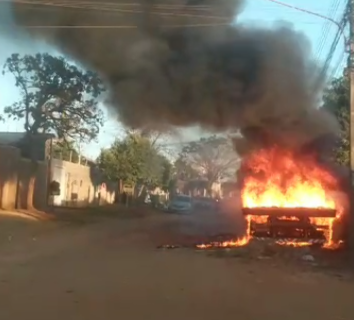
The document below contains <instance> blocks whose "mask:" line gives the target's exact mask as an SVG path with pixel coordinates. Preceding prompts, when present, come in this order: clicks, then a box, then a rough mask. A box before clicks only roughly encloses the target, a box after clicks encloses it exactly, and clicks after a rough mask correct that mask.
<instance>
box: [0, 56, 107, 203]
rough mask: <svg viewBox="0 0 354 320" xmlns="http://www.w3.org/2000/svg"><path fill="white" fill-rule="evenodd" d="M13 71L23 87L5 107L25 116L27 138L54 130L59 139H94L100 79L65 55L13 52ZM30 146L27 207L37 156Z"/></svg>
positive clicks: (99, 120)
mask: <svg viewBox="0 0 354 320" xmlns="http://www.w3.org/2000/svg"><path fill="white" fill-rule="evenodd" d="M5 73H10V74H12V75H13V76H14V78H15V85H16V87H17V88H18V89H19V91H20V99H19V101H17V102H15V103H13V104H12V105H11V106H7V107H5V110H4V111H5V114H6V115H7V116H8V117H9V118H13V119H24V120H25V125H24V128H25V131H26V133H27V135H26V140H27V143H28V144H29V145H30V146H31V145H33V136H34V135H36V134H38V133H53V134H56V136H57V137H58V138H60V139H63V140H65V141H69V140H71V139H80V140H81V141H82V140H85V139H93V138H95V137H96V136H97V134H98V131H99V127H100V125H101V124H102V111H101V110H100V109H99V108H98V101H97V98H98V96H99V95H100V94H101V93H102V92H103V91H104V86H103V83H102V81H101V79H100V78H99V77H98V76H97V75H96V74H95V73H93V72H90V71H86V72H84V71H82V70H80V69H79V68H78V67H77V66H76V65H74V64H70V63H69V62H68V61H67V60H65V59H64V58H63V57H54V56H51V55H49V54H36V55H34V56H31V55H24V56H20V55H19V54H12V55H11V56H10V57H9V58H8V59H7V60H6V62H5V65H4V69H3V74H5ZM32 149H33V148H31V150H30V158H31V160H32V161H31V164H32V165H31V168H32V170H31V178H30V179H29V182H28V188H27V189H28V192H27V204H26V209H29V210H33V209H34V207H33V194H34V185H35V173H36V171H37V162H36V160H37V158H36V156H35V155H34V152H33V150H32Z"/></svg>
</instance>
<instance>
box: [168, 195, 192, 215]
mask: <svg viewBox="0 0 354 320" xmlns="http://www.w3.org/2000/svg"><path fill="white" fill-rule="evenodd" d="M192 209H193V201H192V197H190V196H187V195H178V196H176V197H174V198H173V199H172V200H171V202H170V203H169V204H168V206H167V211H168V212H171V213H172V212H173V213H191V212H192Z"/></svg>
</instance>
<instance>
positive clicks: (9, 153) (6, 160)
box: [0, 146, 117, 210]
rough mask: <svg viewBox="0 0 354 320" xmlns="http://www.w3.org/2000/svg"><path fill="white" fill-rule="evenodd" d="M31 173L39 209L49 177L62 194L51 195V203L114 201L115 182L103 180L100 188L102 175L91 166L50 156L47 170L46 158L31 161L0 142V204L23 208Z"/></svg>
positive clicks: (43, 204)
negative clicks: (59, 187)
mask: <svg viewBox="0 0 354 320" xmlns="http://www.w3.org/2000/svg"><path fill="white" fill-rule="evenodd" d="M49 174H50V176H49ZM33 175H34V179H35V187H34V196H33V204H34V206H35V208H36V209H38V210H45V209H46V207H47V200H48V198H47V190H48V188H47V184H48V178H49V177H50V181H52V180H56V181H58V182H59V183H60V186H61V194H60V195H59V196H52V197H50V198H49V200H50V201H51V203H50V204H54V205H57V206H63V205H64V206H87V205H103V204H107V203H113V202H114V198H115V191H116V187H117V186H116V185H115V184H111V183H108V182H106V183H105V185H106V188H102V187H101V186H102V182H103V181H102V179H101V178H100V177H99V176H98V175H97V171H94V172H93V169H92V168H91V167H88V166H84V165H79V164H75V163H71V162H67V161H62V160H57V159H52V161H51V170H50V172H49V171H48V162H47V161H37V162H36V163H33V162H31V161H30V160H28V159H24V158H22V157H21V153H20V150H19V149H18V148H16V147H11V146H0V208H2V209H7V210H12V209H15V208H26V205H27V195H28V190H29V183H30V180H31V177H32V176H33Z"/></svg>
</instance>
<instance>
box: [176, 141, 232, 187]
mask: <svg viewBox="0 0 354 320" xmlns="http://www.w3.org/2000/svg"><path fill="white" fill-rule="evenodd" d="M181 161H182V163H184V164H187V165H189V166H190V167H191V168H192V169H193V170H194V171H196V172H198V173H199V175H201V176H202V177H204V178H205V179H207V181H208V183H209V185H210V186H211V185H212V184H213V183H214V182H216V181H217V180H218V179H222V178H225V177H228V176H232V175H233V174H234V173H235V171H236V169H237V164H238V162H239V157H238V156H237V154H236V153H235V151H234V150H233V146H232V143H231V141H230V140H229V139H227V138H225V137H218V136H215V135H213V136H210V137H207V138H201V139H200V140H199V141H196V142H191V143H189V144H188V145H186V146H185V147H184V148H183V150H182V153H181ZM189 173H191V172H189Z"/></svg>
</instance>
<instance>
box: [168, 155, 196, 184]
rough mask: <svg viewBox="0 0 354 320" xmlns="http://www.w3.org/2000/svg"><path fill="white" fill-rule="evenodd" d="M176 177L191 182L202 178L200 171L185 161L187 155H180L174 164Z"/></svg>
mask: <svg viewBox="0 0 354 320" xmlns="http://www.w3.org/2000/svg"><path fill="white" fill-rule="evenodd" d="M174 170H175V177H176V179H178V180H182V181H189V180H194V179H198V178H199V177H200V175H199V173H198V171H197V170H196V169H194V168H193V167H192V165H191V164H190V163H188V162H187V160H186V159H185V155H180V156H179V157H178V158H177V160H176V161H175V163H174Z"/></svg>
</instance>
